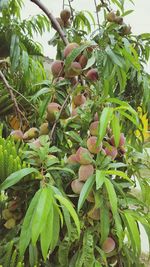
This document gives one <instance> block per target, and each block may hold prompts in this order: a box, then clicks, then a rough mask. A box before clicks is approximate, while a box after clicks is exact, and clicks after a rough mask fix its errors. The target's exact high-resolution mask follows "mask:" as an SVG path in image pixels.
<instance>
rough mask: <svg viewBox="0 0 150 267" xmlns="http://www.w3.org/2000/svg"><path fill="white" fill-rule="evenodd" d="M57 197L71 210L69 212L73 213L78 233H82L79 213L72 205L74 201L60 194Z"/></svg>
mask: <svg viewBox="0 0 150 267" xmlns="http://www.w3.org/2000/svg"><path fill="white" fill-rule="evenodd" d="M55 198H56V199H58V201H59V202H60V203H61V204H62V205H63V206H65V208H66V209H67V210H68V211H69V213H70V215H71V217H72V219H73V220H74V223H75V225H76V227H77V231H78V235H80V221H79V218H78V215H77V213H76V212H75V210H74V208H73V206H72V203H71V202H70V201H69V200H68V199H66V198H64V197H63V196H60V195H55Z"/></svg>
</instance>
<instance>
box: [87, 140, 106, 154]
mask: <svg viewBox="0 0 150 267" xmlns="http://www.w3.org/2000/svg"><path fill="white" fill-rule="evenodd" d="M87 148H88V150H89V151H90V152H91V153H92V154H98V153H99V152H100V151H101V149H102V145H99V146H97V137H96V136H91V137H89V138H88V140H87Z"/></svg>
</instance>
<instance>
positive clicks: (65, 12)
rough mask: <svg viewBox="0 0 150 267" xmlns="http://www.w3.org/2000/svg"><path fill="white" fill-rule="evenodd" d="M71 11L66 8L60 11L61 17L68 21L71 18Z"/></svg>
mask: <svg viewBox="0 0 150 267" xmlns="http://www.w3.org/2000/svg"><path fill="white" fill-rule="evenodd" d="M70 16H71V13H70V10H69V9H67V8H65V9H64V10H62V11H61V12H60V17H61V19H62V20H63V22H67V21H68V20H69V19H70Z"/></svg>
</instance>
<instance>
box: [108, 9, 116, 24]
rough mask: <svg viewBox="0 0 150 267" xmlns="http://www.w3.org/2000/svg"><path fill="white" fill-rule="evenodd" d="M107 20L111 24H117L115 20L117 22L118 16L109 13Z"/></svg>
mask: <svg viewBox="0 0 150 267" xmlns="http://www.w3.org/2000/svg"><path fill="white" fill-rule="evenodd" d="M106 18H107V20H108V21H109V22H115V20H116V14H115V13H114V12H113V11H111V12H109V13H108V14H107V15H106Z"/></svg>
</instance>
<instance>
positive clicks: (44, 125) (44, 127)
mask: <svg viewBox="0 0 150 267" xmlns="http://www.w3.org/2000/svg"><path fill="white" fill-rule="evenodd" d="M46 134H49V126H48V122H44V123H42V124H41V126H40V133H39V135H46Z"/></svg>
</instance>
